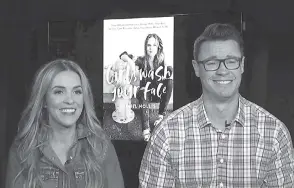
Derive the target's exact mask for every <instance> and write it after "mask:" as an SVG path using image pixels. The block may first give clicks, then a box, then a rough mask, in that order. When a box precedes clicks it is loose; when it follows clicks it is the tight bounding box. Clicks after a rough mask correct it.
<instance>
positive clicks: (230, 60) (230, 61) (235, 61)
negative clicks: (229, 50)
mask: <svg viewBox="0 0 294 188" xmlns="http://www.w3.org/2000/svg"><path fill="white" fill-rule="evenodd" d="M237 62H238V61H237V60H235V59H227V60H226V63H227V64H235V63H237Z"/></svg>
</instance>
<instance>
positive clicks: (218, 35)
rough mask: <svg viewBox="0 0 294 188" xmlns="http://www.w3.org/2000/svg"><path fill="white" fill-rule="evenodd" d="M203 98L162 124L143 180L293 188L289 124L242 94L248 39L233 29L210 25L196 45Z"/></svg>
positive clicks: (145, 184) (146, 186)
mask: <svg viewBox="0 0 294 188" xmlns="http://www.w3.org/2000/svg"><path fill="white" fill-rule="evenodd" d="M193 67H194V70H195V73H196V75H197V77H199V78H200V80H201V84H202V90H203V93H202V95H201V97H200V98H199V99H197V100H196V101H194V102H192V103H190V104H188V105H186V106H184V107H182V108H180V109H178V110H176V111H174V112H173V113H171V114H170V115H169V116H168V117H167V118H165V119H164V120H163V121H162V122H161V124H160V125H158V126H157V127H156V128H155V130H154V132H153V135H152V136H151V139H150V141H149V143H148V144H147V147H146V150H145V153H144V156H143V159H142V163H141V168H140V172H139V182H140V187H142V188H152V187H156V188H162V187H165V188H167V187H185V188H188V187H191V188H192V187H193V188H195V187H201V188H203V187H220V188H221V187H233V188H235V187H246V188H250V187H252V188H253V187H254V188H256V187H273V188H277V187H289V188H290V187H291V188H292V187H294V157H293V144H292V140H291V136H290V133H289V131H288V130H287V128H286V126H285V125H284V124H283V123H282V122H281V121H280V120H278V119H277V118H276V117H274V116H273V115H271V114H270V113H269V112H267V111H266V110H264V109H263V108H261V107H259V106H257V105H256V104H254V103H252V102H250V101H248V100H246V99H245V98H243V97H242V96H241V95H240V94H239V86H240V83H241V75H242V73H243V71H244V55H243V41H242V38H241V35H240V33H239V32H238V31H237V30H236V28H234V27H233V26H231V25H229V24H219V23H216V24H211V25H209V26H208V27H207V28H206V29H205V30H204V32H203V33H202V34H201V35H200V36H199V37H198V38H197V39H196V41H195V43H194V60H193Z"/></svg>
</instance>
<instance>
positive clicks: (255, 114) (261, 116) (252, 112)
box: [241, 97, 285, 128]
mask: <svg viewBox="0 0 294 188" xmlns="http://www.w3.org/2000/svg"><path fill="white" fill-rule="evenodd" d="M241 100H242V102H243V104H244V111H245V112H244V113H245V115H247V114H249V116H250V119H254V120H255V121H257V122H260V121H262V123H263V125H264V126H265V128H266V127H269V126H275V127H276V128H284V127H285V125H284V123H283V122H282V121H281V120H280V119H279V118H277V117H276V116H275V115H273V114H272V113H270V112H269V111H268V110H266V109H265V108H263V107H261V106H259V105H258V104H256V103H254V102H252V101H249V100H247V99H245V98H243V97H242V98H241ZM266 122H271V123H266Z"/></svg>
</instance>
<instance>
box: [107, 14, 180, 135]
mask: <svg viewBox="0 0 294 188" xmlns="http://www.w3.org/2000/svg"><path fill="white" fill-rule="evenodd" d="M103 28H104V32H103V67H104V69H103V108H104V116H103V127H104V129H105V131H106V132H107V133H108V135H109V136H110V137H111V138H112V139H114V140H145V141H148V139H149V138H150V135H151V133H152V130H153V129H154V127H155V126H157V125H158V124H159V123H160V122H161V121H162V119H164V118H165V117H166V116H167V115H168V114H169V113H171V111H172V110H173V65H174V62H173V57H174V54H173V48H174V18H173V17H154V18H131V19H109V20H104V23H103Z"/></svg>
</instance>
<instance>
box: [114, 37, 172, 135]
mask: <svg viewBox="0 0 294 188" xmlns="http://www.w3.org/2000/svg"><path fill="white" fill-rule="evenodd" d="M144 51H145V55H144V56H141V57H138V58H136V59H134V58H132V55H129V54H128V53H127V52H123V53H122V54H121V55H120V58H121V59H126V58H125V57H126V56H129V57H130V56H131V59H133V61H134V62H135V65H136V66H137V67H138V68H139V71H141V75H142V74H143V75H145V76H142V77H141V79H140V90H139V91H138V94H137V98H138V100H139V103H140V104H141V106H148V104H149V103H150V102H153V103H154V102H155V103H156V102H159V111H158V117H157V120H156V121H155V123H154V125H155V126H156V125H158V124H159V123H160V122H161V120H162V119H163V117H164V116H165V114H166V111H167V105H168V103H169V101H170V98H171V94H172V90H173V80H172V72H173V69H172V67H171V66H167V65H166V63H165V58H164V52H163V44H162V40H161V38H160V37H159V36H158V35H157V34H154V33H152V34H148V36H147V37H146V39H145V44H144ZM128 59H130V58H128ZM145 87H148V90H151V89H155V90H157V89H158V88H162V89H160V90H159V95H158V94H157V91H156V94H154V92H147V93H146V90H145V91H144V88H145ZM145 93H146V96H145ZM140 111H141V119H142V128H143V136H144V140H145V141H148V140H149V138H150V135H151V131H150V123H149V108H144V107H143V108H140Z"/></svg>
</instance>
